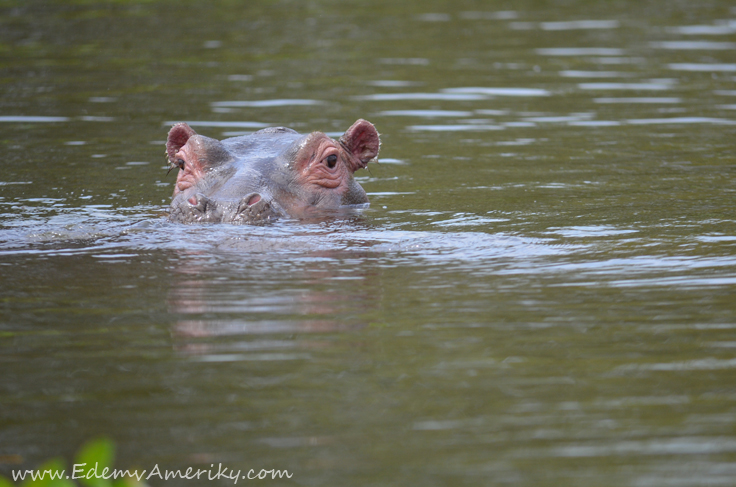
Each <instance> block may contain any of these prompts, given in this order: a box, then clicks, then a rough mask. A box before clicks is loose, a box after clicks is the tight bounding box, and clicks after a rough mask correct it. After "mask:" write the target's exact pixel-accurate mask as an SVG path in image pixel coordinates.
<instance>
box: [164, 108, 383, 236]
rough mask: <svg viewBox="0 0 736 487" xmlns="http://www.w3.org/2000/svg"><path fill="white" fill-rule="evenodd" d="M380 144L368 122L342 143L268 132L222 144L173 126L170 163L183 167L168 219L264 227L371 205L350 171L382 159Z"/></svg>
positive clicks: (275, 129)
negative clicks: (316, 212)
mask: <svg viewBox="0 0 736 487" xmlns="http://www.w3.org/2000/svg"><path fill="white" fill-rule="evenodd" d="M379 146H380V141H379V138H378V132H377V131H376V128H375V127H374V126H373V124H371V123H370V122H367V121H365V120H358V121H357V122H355V123H354V124H353V125H352V126H351V127H350V128H349V129H348V130H347V131H346V132H345V134H343V135H342V137H340V139H339V140H333V139H331V138H330V137H328V136H327V135H325V134H323V133H322V132H312V133H311V134H308V135H301V134H298V133H297V132H295V131H294V130H291V129H288V128H284V127H271V128H267V129H264V130H260V131H258V132H256V133H254V134H252V135H247V136H242V137H233V138H230V139H225V140H223V141H219V140H215V139H211V138H209V137H204V136H202V135H199V134H197V133H196V132H195V131H194V130H192V128H191V127H190V126H189V125H187V124H185V123H179V124H176V125H174V126H173V127H172V128H171V130H170V131H169V137H168V140H167V142H166V155H167V157H168V159H169V163H170V164H171V167H172V168H173V167H178V168H179V174H178V176H177V178H176V187H175V188H174V196H173V199H172V201H171V209H170V214H169V219H170V220H171V221H175V222H183V223H193V222H226V223H261V222H266V221H270V220H273V219H276V218H279V217H286V216H288V217H294V218H299V217H303V216H305V215H308V214H310V212H311V211H312V210H314V209H318V210H319V209H327V210H330V209H338V208H341V207H345V206H349V205H366V204H367V203H368V197H367V196H366V194H365V191H364V190H363V188H362V187H361V186H360V185H359V184H358V183H357V182H356V181H355V180H354V179H353V173H354V172H355V171H357V170H358V169H363V168H365V167H366V166H367V165H368V162H369V161H371V160H372V159H374V158H375V157H376V156H377V155H378V149H379Z"/></svg>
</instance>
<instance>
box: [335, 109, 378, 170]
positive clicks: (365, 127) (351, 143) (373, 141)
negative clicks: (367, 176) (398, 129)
mask: <svg viewBox="0 0 736 487" xmlns="http://www.w3.org/2000/svg"><path fill="white" fill-rule="evenodd" d="M340 144H342V146H343V147H345V148H346V149H347V150H348V151H349V152H350V153H351V154H352V155H353V156H355V158H357V159H358V161H360V163H359V164H358V166H359V167H355V168H354V170H356V169H360V168H364V167H366V166H367V165H368V162H370V161H371V160H372V159H374V158H375V157H376V156H377V155H378V150H379V149H380V147H381V141H380V139H379V138H378V132H377V131H376V127H374V126H373V124H372V123H370V122H369V121H367V120H363V119H360V120H358V121H357V122H355V123H354V124H353V125H351V126H350V128H349V129H347V131H346V132H345V133H344V134H343V136H342V137H340Z"/></svg>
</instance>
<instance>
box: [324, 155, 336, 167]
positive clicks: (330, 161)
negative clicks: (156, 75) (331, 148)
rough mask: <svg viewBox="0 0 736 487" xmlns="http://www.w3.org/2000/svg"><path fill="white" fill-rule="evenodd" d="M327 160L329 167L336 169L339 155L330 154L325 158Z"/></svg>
mask: <svg viewBox="0 0 736 487" xmlns="http://www.w3.org/2000/svg"><path fill="white" fill-rule="evenodd" d="M325 161H327V167H329V168H330V169H334V167H335V164H337V156H336V155H335V154H330V155H329V156H327V159H325Z"/></svg>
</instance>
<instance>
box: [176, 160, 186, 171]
mask: <svg viewBox="0 0 736 487" xmlns="http://www.w3.org/2000/svg"><path fill="white" fill-rule="evenodd" d="M176 165H177V166H179V169H184V159H177V160H176Z"/></svg>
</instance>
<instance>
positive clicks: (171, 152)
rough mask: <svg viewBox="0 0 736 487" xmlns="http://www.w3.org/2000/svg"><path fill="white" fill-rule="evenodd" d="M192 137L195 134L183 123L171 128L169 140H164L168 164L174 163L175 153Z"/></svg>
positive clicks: (195, 133)
mask: <svg viewBox="0 0 736 487" xmlns="http://www.w3.org/2000/svg"><path fill="white" fill-rule="evenodd" d="M193 135H197V132H195V131H194V129H193V128H192V127H190V126H189V125H187V124H185V123H177V124H176V125H174V126H173V127H171V130H169V138H168V139H167V140H166V155H167V156H168V157H169V162H171V163H172V164H173V163H174V159H175V157H174V156H175V155H176V153H177V152H179V149H181V148H182V147H184V144H186V143H187V141H188V140H189V137H191V136H193Z"/></svg>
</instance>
